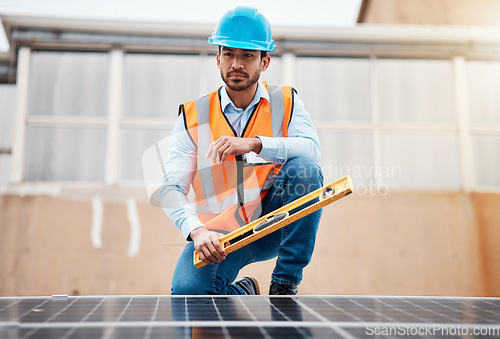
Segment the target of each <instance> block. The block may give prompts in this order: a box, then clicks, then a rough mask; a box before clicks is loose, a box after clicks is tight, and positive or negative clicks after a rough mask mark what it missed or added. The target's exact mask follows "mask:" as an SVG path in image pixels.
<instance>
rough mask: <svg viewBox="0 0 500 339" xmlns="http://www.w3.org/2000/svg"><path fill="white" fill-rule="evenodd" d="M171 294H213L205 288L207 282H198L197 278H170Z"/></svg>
mask: <svg viewBox="0 0 500 339" xmlns="http://www.w3.org/2000/svg"><path fill="white" fill-rule="evenodd" d="M171 293H172V295H208V294H213V293H210V291H209V290H208V289H207V284H203V283H200V281H198V279H182V280H181V279H175V277H174V279H173V280H172V290H171Z"/></svg>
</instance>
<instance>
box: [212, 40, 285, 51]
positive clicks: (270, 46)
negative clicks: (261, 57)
mask: <svg viewBox="0 0 500 339" xmlns="http://www.w3.org/2000/svg"><path fill="white" fill-rule="evenodd" d="M208 42H209V43H210V44H212V45H217V46H223V47H229V48H238V49H249V50H254V51H265V52H274V50H275V49H276V45H275V44H274V40H271V41H270V42H269V43H267V42H263V41H256V40H252V41H245V42H243V41H234V40H229V39H227V38H224V37H213V36H211V37H209V38H208Z"/></svg>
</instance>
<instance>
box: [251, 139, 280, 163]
mask: <svg viewBox="0 0 500 339" xmlns="http://www.w3.org/2000/svg"><path fill="white" fill-rule="evenodd" d="M257 138H259V139H260V141H261V143H262V149H261V150H260V153H259V157H261V158H263V159H265V160H267V161H271V162H274V163H277V164H284V163H285V162H286V152H284V147H283V145H282V143H281V140H280V139H279V138H271V137H262V136H257ZM283 153H285V154H283Z"/></svg>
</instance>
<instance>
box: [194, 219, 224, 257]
mask: <svg viewBox="0 0 500 339" xmlns="http://www.w3.org/2000/svg"><path fill="white" fill-rule="evenodd" d="M190 236H191V239H193V242H194V249H195V250H196V252H198V255H199V256H200V259H201V261H203V262H204V263H206V264H209V265H211V264H214V263H219V262H221V261H222V260H224V259H226V251H224V248H223V247H222V245H221V243H220V241H219V238H220V237H222V236H224V234H221V233H217V232H213V231H209V230H207V229H206V228H205V227H198V228H196V229H195V230H193V231H192V232H191V234H190ZM227 245H229V244H227Z"/></svg>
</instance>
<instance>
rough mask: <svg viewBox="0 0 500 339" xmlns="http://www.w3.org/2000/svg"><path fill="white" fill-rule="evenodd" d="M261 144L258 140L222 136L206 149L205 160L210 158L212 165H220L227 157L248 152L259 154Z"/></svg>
mask: <svg viewBox="0 0 500 339" xmlns="http://www.w3.org/2000/svg"><path fill="white" fill-rule="evenodd" d="M261 149H262V142H261V141H260V139H259V138H237V137H229V136H223V137H220V138H219V139H217V140H215V141H214V142H213V143H211V144H210V146H209V147H208V152H207V154H206V155H205V158H206V159H208V158H212V164H222V163H223V162H224V161H225V160H226V158H227V157H228V156H229V155H240V154H245V153H250V152H255V153H257V154H259V153H260V151H261Z"/></svg>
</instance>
